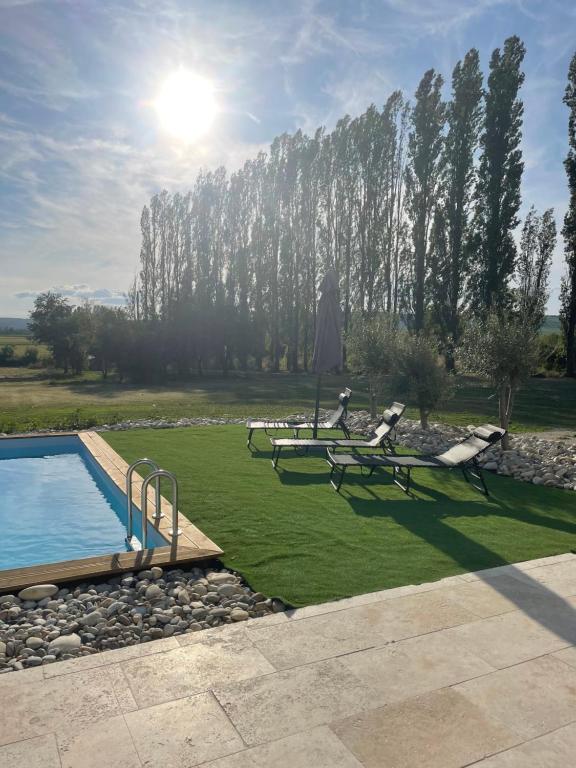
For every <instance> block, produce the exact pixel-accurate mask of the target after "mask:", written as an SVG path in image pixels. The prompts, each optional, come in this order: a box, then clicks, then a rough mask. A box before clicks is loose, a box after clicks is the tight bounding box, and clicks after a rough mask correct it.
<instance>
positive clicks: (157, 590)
mask: <svg viewBox="0 0 576 768" xmlns="http://www.w3.org/2000/svg"><path fill="white" fill-rule="evenodd" d="M284 608H285V606H284V604H283V603H282V602H281V601H280V600H277V599H269V598H266V597H265V596H264V595H263V594H261V593H259V592H253V591H252V590H251V589H250V588H249V587H248V586H247V585H246V584H245V583H244V582H243V581H242V579H241V578H240V576H238V575H237V574H236V573H233V572H232V571H228V570H225V569H219V570H216V569H205V570H203V569H201V568H190V569H189V570H182V569H167V570H163V569H162V568H159V567H157V566H155V567H153V568H150V569H149V570H144V571H140V572H139V573H124V574H121V575H119V576H114V577H113V578H110V579H108V580H107V581H102V582H99V583H87V582H84V583H81V584H76V585H69V584H68V585H65V586H61V587H58V586H56V585H54V584H44V585H39V586H35V587H27V588H26V589H24V590H21V591H20V592H19V593H18V594H17V595H0V674H2V673H6V672H13V671H15V670H19V669H25V668H29V667H39V666H42V665H44V664H51V663H53V662H55V661H60V660H65V659H72V658H76V657H78V656H88V655H90V654H93V653H98V652H99V651H104V650H106V649H110V648H124V647H125V646H128V645H136V644H138V643H146V642H149V641H151V640H156V639H158V638H161V637H172V635H181V634H183V633H185V632H199V631H201V630H203V629H208V628H210V627H217V626H220V625H223V624H232V623H236V622H241V621H246V620H247V619H250V618H256V617H259V616H266V615H267V614H270V613H276V612H279V611H283V610H284Z"/></svg>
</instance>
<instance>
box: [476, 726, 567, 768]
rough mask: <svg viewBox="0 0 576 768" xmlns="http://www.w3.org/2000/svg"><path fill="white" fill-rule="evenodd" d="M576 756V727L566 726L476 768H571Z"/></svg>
mask: <svg viewBox="0 0 576 768" xmlns="http://www.w3.org/2000/svg"><path fill="white" fill-rule="evenodd" d="M575 755H576V725H574V724H572V725H566V726H565V727H564V728H560V729H559V730H557V731H553V732H552V733H547V734H546V735H545V736H540V737H538V738H537V739H534V740H533V741H527V742H526V743H524V744H520V746H518V747H513V748H512V749H508V750H506V751H505V752H500V754H498V755H494V756H493V757H488V758H487V759H486V760H482V761H480V762H479V763H475V765H474V768H568V767H569V766H572V765H574V763H575V762H576V760H575Z"/></svg>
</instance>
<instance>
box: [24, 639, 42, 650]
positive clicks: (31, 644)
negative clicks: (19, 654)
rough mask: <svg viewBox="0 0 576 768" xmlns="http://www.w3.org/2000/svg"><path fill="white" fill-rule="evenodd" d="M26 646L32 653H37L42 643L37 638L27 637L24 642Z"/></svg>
mask: <svg viewBox="0 0 576 768" xmlns="http://www.w3.org/2000/svg"><path fill="white" fill-rule="evenodd" d="M26 645H27V647H28V648H32V650H33V651H37V650H38V648H42V646H43V645H44V641H43V640H42V639H41V638H39V637H29V638H28V639H27V640H26Z"/></svg>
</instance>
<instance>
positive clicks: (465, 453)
mask: <svg viewBox="0 0 576 768" xmlns="http://www.w3.org/2000/svg"><path fill="white" fill-rule="evenodd" d="M505 434H506V430H505V429H501V428H500V427H495V426H493V425H492V424H484V425H483V426H481V427H476V429H474V430H473V431H472V432H471V433H470V434H469V435H468V436H467V437H466V438H464V440H462V441H461V442H459V443H457V444H456V445H454V446H452V448H449V449H448V450H447V451H444V453H440V454H437V455H435V456H398V455H396V456H381V455H372V454H370V455H360V454H349V453H345V454H334V453H332V452H331V451H330V449H328V450H327V461H328V464H329V465H330V468H331V469H330V482H331V484H332V486H333V487H334V488H335V489H336V490H337V491H340V486H341V485H342V481H343V480H344V475H345V474H346V470H347V469H348V467H360V469H361V470H363V469H364V468H367V469H369V470H370V472H369V475H371V474H372V473H373V472H374V470H375V469H376V468H377V467H384V468H387V469H392V476H393V480H394V482H395V483H396V485H398V486H399V487H400V488H402V490H403V491H405V492H406V493H408V494H409V493H410V480H411V472H412V470H413V469H450V470H451V469H459V470H460V471H461V472H462V474H463V476H464V479H465V480H466V482H467V483H470V484H471V485H472V487H473V488H475V489H476V490H477V491H480V493H483V494H485V495H486V496H488V495H489V494H488V488H487V487H486V483H485V482H484V478H483V477H482V468H481V467H480V464H479V463H478V456H480V454H481V453H484V451H485V450H487V449H488V448H490V446H492V445H495V444H496V443H497V442H498V441H499V440H501V439H502V438H503V437H504V435H505ZM335 473H339V478H338V482H335V481H334V474H335ZM403 475H405V477H406V481H405V483H402V482H401V481H400V480H399V479H398V477H399V476H400V477H402V476H403ZM470 478H472V479H470ZM473 480H475V481H477V482H473Z"/></svg>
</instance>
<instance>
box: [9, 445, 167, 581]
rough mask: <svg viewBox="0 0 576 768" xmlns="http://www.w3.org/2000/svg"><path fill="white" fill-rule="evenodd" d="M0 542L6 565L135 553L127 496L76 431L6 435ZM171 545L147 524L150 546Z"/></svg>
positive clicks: (138, 520)
mask: <svg viewBox="0 0 576 768" xmlns="http://www.w3.org/2000/svg"><path fill="white" fill-rule="evenodd" d="M141 533H142V526H141V516H140V513H139V511H138V509H136V508H135V509H134V535H135V536H136V537H137V538H138V539H139V540H140V539H141ZM0 542H1V543H0V570H3V569H9V568H21V567H26V566H32V565H36V564H39V563H57V562H61V561H65V560H72V559H79V558H88V557H91V556H95V555H103V554H110V553H117V552H126V551H130V549H131V547H129V546H128V544H127V542H126V495H125V494H124V493H123V492H122V491H121V490H120V488H118V486H117V485H116V484H115V483H114V482H113V481H112V479H111V478H110V476H109V475H108V474H107V473H106V472H105V471H104V470H103V469H102V467H100V465H99V464H98V462H97V461H96V460H95V459H94V457H93V456H92V455H91V453H90V452H89V451H88V450H87V449H86V447H85V446H84V445H83V443H82V441H81V440H80V439H79V437H78V436H76V435H70V436H65V437H64V436H58V437H41V438H39V437H32V438H8V439H2V440H0ZM166 543H167V542H166V540H165V539H164V538H163V537H162V536H161V535H160V534H159V533H158V532H157V531H156V530H155V529H154V528H153V527H152V526H151V525H148V547H150V548H152V547H160V546H166Z"/></svg>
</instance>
